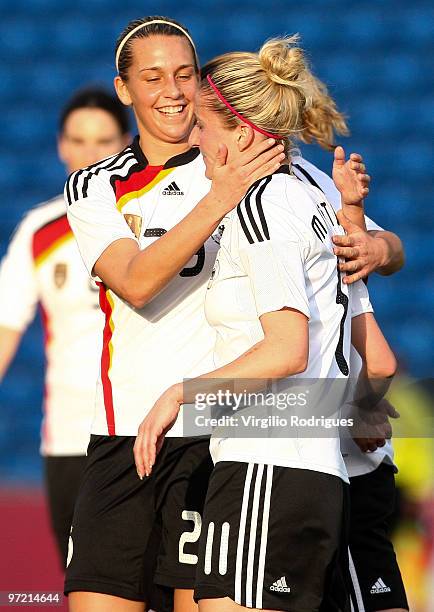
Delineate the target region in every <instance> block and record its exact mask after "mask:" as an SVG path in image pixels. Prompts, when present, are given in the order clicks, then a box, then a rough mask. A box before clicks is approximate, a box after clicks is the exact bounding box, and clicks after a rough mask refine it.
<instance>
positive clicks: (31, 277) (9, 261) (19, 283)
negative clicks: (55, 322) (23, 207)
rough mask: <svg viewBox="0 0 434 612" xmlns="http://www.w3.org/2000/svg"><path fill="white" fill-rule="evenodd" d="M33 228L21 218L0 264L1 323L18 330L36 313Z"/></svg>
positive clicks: (22, 329) (36, 288) (25, 325)
mask: <svg viewBox="0 0 434 612" xmlns="http://www.w3.org/2000/svg"><path fill="white" fill-rule="evenodd" d="M34 229H35V228H34V227H33V224H32V222H31V218H29V217H28V216H27V217H26V218H24V220H23V221H22V222H21V223H20V224H19V225H18V227H17V229H16V230H15V234H14V235H13V237H12V240H11V242H10V243H9V247H8V250H7V252H6V254H5V256H4V257H3V260H2V262H1V265H0V296H1V298H0V325H1V326H3V327H8V328H10V329H14V330H17V331H21V332H22V331H24V330H25V329H26V327H27V326H28V325H29V323H30V322H31V320H32V319H33V317H34V316H35V311H36V306H37V303H38V299H39V296H38V287H37V280H36V275H35V268H34V263H33V256H32V238H33V233H34Z"/></svg>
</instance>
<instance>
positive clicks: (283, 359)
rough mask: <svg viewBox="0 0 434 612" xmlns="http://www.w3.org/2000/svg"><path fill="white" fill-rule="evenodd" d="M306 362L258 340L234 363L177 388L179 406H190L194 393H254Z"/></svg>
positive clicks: (273, 344) (299, 370) (285, 349)
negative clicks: (185, 404)
mask: <svg viewBox="0 0 434 612" xmlns="http://www.w3.org/2000/svg"><path fill="white" fill-rule="evenodd" d="M305 368H306V359H305V358H304V356H303V355H302V354H301V353H300V355H299V356H297V353H296V351H291V356H288V351H287V348H283V347H277V346H276V344H275V343H273V342H270V341H267V340H265V339H264V340H262V341H260V342H258V343H257V344H255V345H254V346H252V347H251V348H250V349H249V350H248V351H246V352H245V353H243V354H242V355H240V356H239V357H237V359H235V360H234V361H231V362H230V363H228V364H226V365H224V366H222V367H220V368H217V369H216V370H213V371H211V372H208V373H207V374H202V375H201V376H199V377H197V378H195V379H193V380H189V381H188V383H187V384H184V385H182V384H180V385H179V386H178V394H179V396H178V397H179V399H178V401H179V402H180V403H187V404H190V403H194V401H195V397H196V395H197V394H198V393H201V394H203V393H206V394H215V393H218V392H219V391H223V392H225V391H227V390H228V391H229V392H231V393H237V392H244V391H247V392H254V391H259V390H260V389H263V388H264V387H265V386H266V385H267V383H268V381H269V380H274V379H281V378H286V377H288V376H293V375H295V374H299V373H300V372H303V371H304V370H305Z"/></svg>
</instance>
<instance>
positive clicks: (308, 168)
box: [292, 156, 394, 477]
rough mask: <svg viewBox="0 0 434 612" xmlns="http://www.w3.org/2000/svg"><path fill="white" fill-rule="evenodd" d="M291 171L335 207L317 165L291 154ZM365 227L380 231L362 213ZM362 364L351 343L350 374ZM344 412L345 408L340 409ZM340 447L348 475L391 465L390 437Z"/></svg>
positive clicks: (334, 194) (336, 200) (337, 197)
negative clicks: (375, 443)
mask: <svg viewBox="0 0 434 612" xmlns="http://www.w3.org/2000/svg"><path fill="white" fill-rule="evenodd" d="M292 162H293V165H292V171H293V173H294V174H295V175H296V176H297V177H298V178H299V179H300V180H302V181H303V182H304V183H306V184H308V185H309V184H310V185H314V186H316V187H318V188H319V189H321V191H323V192H324V193H325V195H326V197H327V200H328V201H329V202H330V204H331V205H332V206H333V208H334V209H335V211H338V210H339V209H340V208H342V206H341V194H340V193H339V191H338V190H337V188H336V185H335V184H334V182H333V181H332V179H331V178H330V177H329V176H328V175H327V174H325V172H322V171H321V170H320V169H319V168H317V167H316V166H314V165H313V164H311V163H310V162H308V161H307V160H305V159H304V158H303V157H301V156H295V157H293V158H292ZM365 222H366V228H367V230H368V231H371V230H376V231H382V230H383V228H382V227H380V226H379V225H377V224H376V223H375V221H373V220H372V219H370V218H369V217H368V216H367V215H365ZM361 368H362V360H361V358H360V356H359V354H358V353H357V351H356V350H355V349H354V347H351V354H350V370H351V377H352V378H354V379H355V378H357V377H358V375H359V373H360V370H361ZM343 414H345V409H344V410H343ZM341 450H342V454H343V456H344V459H345V465H346V467H347V471H348V474H349V476H350V477H353V476H361V475H362V474H367V473H369V472H372V471H373V470H375V469H376V468H377V467H378V466H379V465H380V463H381V462H382V461H383V460H384V461H386V462H387V463H389V464H391V465H393V457H394V453H393V446H392V443H391V441H390V440H388V441H387V442H386V444H385V446H383V447H382V448H377V450H376V451H374V452H372V453H364V452H362V451H361V450H360V448H359V447H358V446H357V444H356V443H355V442H354V441H353V440H352V438H350V437H344V438H342V440H341Z"/></svg>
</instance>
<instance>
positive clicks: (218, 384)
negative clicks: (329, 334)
mask: <svg viewBox="0 0 434 612" xmlns="http://www.w3.org/2000/svg"><path fill="white" fill-rule="evenodd" d="M260 322H261V326H262V330H263V332H264V338H263V340H260V341H259V342H257V343H256V344H255V345H254V346H252V347H251V348H250V349H249V350H248V351H246V352H245V353H243V354H242V355H240V356H239V357H238V358H237V359H235V360H234V361H232V362H230V363H228V364H226V365H225V366H223V367H221V368H217V369H216V370H213V371H212V372H208V373H207V374H203V375H202V376H199V377H197V378H196V379H194V380H190V381H189V383H188V385H184V384H183V383H178V384H175V385H173V386H172V387H170V388H169V389H168V390H167V391H166V392H165V393H163V395H162V396H161V397H160V398H159V399H158V400H157V402H156V403H155V405H154V407H153V408H152V410H151V411H150V412H149V413H148V415H147V416H146V418H145V419H144V420H143V422H142V423H141V425H140V427H139V431H138V435H137V438H136V442H135V444H134V460H135V463H136V468H137V473H138V475H139V477H140V478H143V476H145V475H146V476H149V474H150V473H151V471H152V467H153V465H154V463H155V459H156V455H157V453H158V452H159V450H160V448H161V446H162V444H163V441H164V435H165V434H166V433H167V431H168V430H169V429H170V428H171V426H172V425H173V423H174V422H175V421H176V418H177V416H178V413H179V409H180V407H181V405H182V404H194V402H195V398H196V396H197V395H198V394H201V395H203V394H205V395H207V394H217V393H219V392H225V391H226V390H228V391H230V392H231V393H233V392H234V391H235V392H236V382H237V380H241V385H242V391H243V392H247V393H253V392H255V391H260V390H261V389H263V388H264V387H265V386H266V384H267V382H268V381H269V380H270V379H272V380H273V379H279V378H286V377H287V376H293V375H295V374H299V373H301V372H304V370H305V369H306V367H307V362H308V357H309V329H308V318H307V316H306V315H305V314H304V313H302V312H299V311H297V310H295V309H292V308H282V309H281V310H279V311H275V312H268V313H266V314H263V315H262V316H261V317H260ZM289 346H290V347H291V350H288V347H289ZM187 389H188V390H187Z"/></svg>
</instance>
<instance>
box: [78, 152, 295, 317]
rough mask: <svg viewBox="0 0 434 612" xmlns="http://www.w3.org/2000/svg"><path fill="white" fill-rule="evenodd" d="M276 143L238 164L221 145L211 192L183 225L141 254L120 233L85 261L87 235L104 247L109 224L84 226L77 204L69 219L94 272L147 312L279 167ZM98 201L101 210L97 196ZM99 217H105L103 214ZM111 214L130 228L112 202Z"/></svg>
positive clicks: (249, 154)
mask: <svg viewBox="0 0 434 612" xmlns="http://www.w3.org/2000/svg"><path fill="white" fill-rule="evenodd" d="M271 143H274V141H261V142H258V143H256V144H255V146H254V147H252V149H249V150H247V151H245V152H244V153H243V156H242V159H241V163H237V165H236V166H235V165H233V164H232V163H231V162H230V160H227V151H226V149H225V148H224V147H221V148H220V150H219V154H218V162H217V168H216V169H215V170H214V178H213V182H212V187H211V190H210V192H209V193H208V194H207V195H206V196H205V197H204V198H203V199H202V200H201V201H200V202H199V203H198V204H197V205H196V206H195V208H194V209H193V210H192V211H191V212H190V213H189V214H188V215H187V216H186V217H185V218H184V219H183V220H182V221H181V222H180V223H178V224H177V225H176V226H175V227H174V228H172V229H171V230H169V231H168V232H167V233H166V234H164V235H163V236H162V237H161V238H159V239H158V240H156V241H155V242H154V243H153V244H152V245H150V246H149V247H147V248H146V249H143V250H140V248H139V245H138V243H137V241H136V240H134V237H133V236H132V235H130V236H128V233H126V234H125V235H121V234H122V231H121V230H120V234H119V236H118V239H117V240H111V241H107V244H105V245H104V244H102V246H104V247H105V248H104V249H101V252H100V253H98V257H96V258H94V259H93V261H92V258H91V257H90V258H89V257H86V255H85V253H84V252H86V251H90V252H91V251H92V246H91V245H89V248H86V247H85V248H83V246H82V243H83V241H86V242H88V243H89V240H88V239H87V240H86V237H85V236H84V234H85V233H86V232H89V231H91V232H93V235H94V237H95V240H96V241H100V244H101V240H103V237H102V235H101V231H99V230H101V221H102V222H103V223H104V220H103V219H99V221H97V219H96V218H95V219H94V221H95V224H96V225H95V227H94V228H92V219H88V220H87V221H88V223H87V224H85V225H83V219H81V220H80V219H79V218H77V216H76V211H77V212H79V207H77V206H76V204H74V203H73V204H72V206H70V207H69V211H68V219H69V220H70V223H71V226H72V228H73V230H74V233H75V235H76V238H77V242H78V245H79V248H80V250H81V252H82V256H83V258H84V259H85V263H87V266H88V269H89V271H91V272H92V273H93V274H94V275H96V276H98V277H99V278H100V279H101V280H102V281H103V282H104V284H105V285H106V286H107V287H109V288H110V289H112V290H113V291H114V292H115V293H116V294H117V295H118V296H119V297H121V298H122V299H124V300H126V301H127V302H128V303H130V304H131V305H132V306H134V307H135V308H142V307H143V306H144V305H145V304H147V303H148V302H149V301H150V300H152V299H153V298H154V297H155V296H156V295H157V294H158V293H159V292H160V291H161V290H162V289H163V288H164V287H165V286H166V285H167V283H168V282H169V281H170V280H171V279H172V278H173V277H174V276H176V274H178V273H179V272H180V270H182V268H183V267H184V266H185V264H186V263H187V262H188V261H189V259H190V258H191V257H192V256H193V255H194V254H195V253H196V252H197V251H198V250H199V249H200V247H201V246H202V245H203V244H204V242H205V241H206V240H207V238H209V236H210V235H211V234H212V233H213V231H214V230H215V229H216V227H217V226H218V224H219V222H220V220H221V219H222V217H224V215H225V214H226V213H227V212H228V211H230V210H231V209H232V208H234V207H235V206H236V205H237V203H238V202H239V201H240V199H241V198H242V197H243V195H244V193H245V192H246V191H247V189H248V187H249V186H250V185H251V184H252V183H254V182H255V181H256V180H258V179H259V178H261V177H263V176H266V175H268V174H270V173H272V172H273V171H274V170H276V169H277V167H279V164H280V161H281V159H282V157H284V155H283V153H282V147H281V145H276V146H272V147H271V148H270V146H271ZM95 178H98V177H94V178H92V181H91V182H90V183H89V186H90V184H91V183H93V184H95ZM109 199H110V196H109ZM95 203H96V206H97V207H98V204H99V203H98V198H96V202H95ZM99 211H101V206H99ZM116 213H117V218H115V217H116ZM98 214H99V215H101V212H99V213H98ZM107 215H109V216H110V217H111V218H112V220H113V224H114V225H113V227H114V226H119V227H121V226H122V223H123V224H124V225H126V224H125V222H124V220H123V218H122V216H121V215H120V213H118V212H117V211H116V210H114V207H113V202H111V204H109V207H108V209H107ZM119 224H120V225H119ZM95 230H96V231H95ZM86 260H87V261H86ZM89 264H90V265H89Z"/></svg>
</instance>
